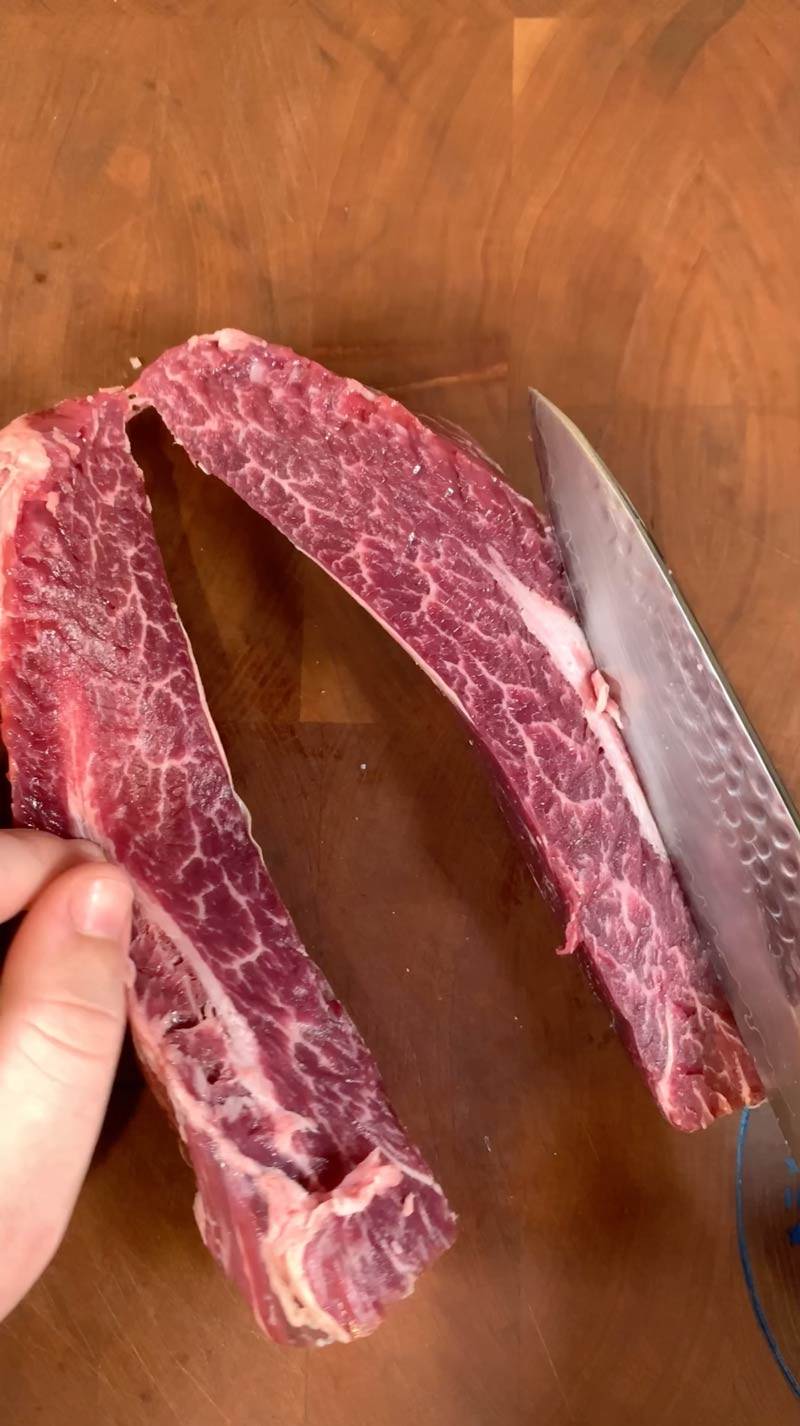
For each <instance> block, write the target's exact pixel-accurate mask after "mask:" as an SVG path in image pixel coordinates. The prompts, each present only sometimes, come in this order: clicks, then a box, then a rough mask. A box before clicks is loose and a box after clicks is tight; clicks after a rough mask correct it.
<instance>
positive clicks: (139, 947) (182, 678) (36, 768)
mask: <svg viewBox="0 0 800 1426" xmlns="http://www.w3.org/2000/svg"><path fill="white" fill-rule="evenodd" d="M129 413H130V406H129V401H128V398H127V396H126V395H125V394H123V393H119V392H117V393H114V392H110V393H100V394H99V395H97V396H94V397H88V398H87V399H86V400H84V401H78V402H65V403H63V404H62V405H61V406H59V407H57V408H56V409H55V410H53V411H49V412H45V413H42V414H40V415H36V416H29V417H26V418H22V419H20V420H18V421H16V422H14V423H13V424H12V425H11V426H9V427H7V428H6V430H5V431H3V432H2V433H0V706H1V707H2V732H3V739H4V741H5V744H6V747H7V750H8V756H9V765H10V773H11V779H12V785H13V808H14V815H15V818H16V820H17V822H18V823H20V824H21V825H24V826H30V827H39V828H42V829H44V830H46V831H49V832H54V833H57V834H58V835H61V836H78V837H88V838H90V839H91V840H92V841H94V842H96V843H98V844H99V845H100V846H101V847H102V848H103V849H104V851H105V852H106V854H107V855H108V856H109V857H110V858H113V859H115V860H117V861H119V862H120V863H121V864H122V865H123V866H124V867H125V868H126V870H127V871H128V872H129V874H130V876H131V877H132V879H133V882H134V886H135V890H136V913H135V921H134V936H133V944H132V949H131V956H132V960H133V967H134V983H133V986H132V989H131V991H130V997H129V1008H130V1019H131V1024H132V1027H133V1033H134V1038H135V1041H136V1046H137V1049H138V1051H139V1054H140V1057H141V1059H142V1061H143V1063H144V1065H145V1067H146V1069H147V1072H148V1075H149V1077H150V1078H151V1080H152V1082H153V1083H154V1086H155V1087H156V1089H157V1092H158V1093H159V1097H160V1098H161V1099H162V1101H164V1102H165V1103H166V1105H167V1107H168V1108H169V1111H170V1113H171V1115H172V1117H173V1119H174V1121H175V1123H176V1125H177V1128H178V1130H179V1133H180V1135H181V1138H182V1140H183V1142H184V1144H185V1145H186V1148H187V1150H188V1155H189V1158H190V1159H191V1163H192V1166H193V1168H194V1171H195V1174H196V1177H197V1187H198V1194H197V1199H196V1207H195V1211H196V1217H197V1221H198V1224H199V1227H200V1232H201V1234H202V1236H203V1238H204V1240H205V1242H206V1244H207V1246H208V1247H209V1249H210V1250H211V1252H212V1253H213V1255H214V1257H215V1258H216V1259H217V1260H218V1262H219V1263H220V1264H221V1265H222V1267H223V1268H224V1270H225V1271H226V1272H227V1273H228V1274H229V1276H230V1277H231V1278H232V1279H233V1280H234V1281H235V1282H236V1283H237V1284H238V1286H239V1288H240V1289H241V1291H242V1292H243V1294H244V1296H245V1297H246V1298H247V1300H248V1301H249V1303H250V1305H251V1307H252V1309H253V1312H254V1313H255V1316H256V1318H257V1320H258V1322H259V1323H260V1325H261V1326H262V1327H263V1329H264V1330H265V1331H266V1332H267V1333H268V1334H269V1336H271V1337H273V1338H274V1339H275V1340H277V1341H280V1342H292V1343H297V1344H300V1345H303V1344H309V1343H316V1344H324V1343H327V1342H333V1341H339V1342H344V1341H349V1340H350V1339H351V1338H353V1337H355V1336H359V1335H363V1334H364V1333H367V1332H370V1331H371V1330H372V1329H373V1328H374V1327H376V1326H377V1325H378V1323H379V1322H380V1320H381V1318H382V1316H383V1314H384V1311H385V1309H386V1307H387V1306H388V1305H389V1304H390V1303H391V1302H392V1301H394V1300H395V1299H397V1298H401V1297H404V1296H406V1295H407V1294H408V1293H409V1292H410V1291H411V1290H412V1288H413V1286H414V1283H415V1281H416V1279H417V1277H418V1275H419V1273H420V1272H421V1271H422V1270H423V1268H424V1267H425V1266H426V1265H427V1264H428V1263H430V1262H431V1261H432V1260H433V1259H434V1258H436V1257H437V1256H438V1255H439V1254H440V1253H441V1252H442V1251H443V1250H444V1249H445V1248H446V1247H448V1245H449V1244H450V1243H451V1241H452V1239H453V1235H454V1218H453V1214H452V1213H451V1211H450V1209H449V1207H448V1205H447V1202H446V1200H445V1198H444V1195H443V1193H442V1191H441V1189H440V1188H439V1186H438V1185H437V1183H436V1182H435V1180H434V1178H433V1176H432V1174H431V1172H430V1170H429V1168H428V1167H427V1165H426V1164H425V1162H424V1160H423V1159H422V1157H421V1155H420V1154H419V1152H418V1151H417V1149H416V1148H414V1146H413V1145H412V1144H411V1143H410V1141H409V1139H408V1137H407V1135H406V1133H405V1131H404V1129H403V1128H402V1126H401V1125H400V1123H399V1122H398V1120H397V1118H396V1116H395V1114H394V1112H393V1111H392V1109H391V1107H390V1105H389V1103H388V1101H387V1099H386V1095H385V1092H384V1089H383V1086H382V1083H381V1080H380V1076H379V1074H378V1070H377V1067H376V1065H375V1063H374V1061H373V1059H372V1057H371V1055H370V1054H369V1052H368V1050H367V1048H366V1046H365V1045H364V1043H363V1041H362V1039H361V1037H360V1036H359V1034H358V1032H357V1031H356V1029H355V1027H354V1026H353V1024H352V1022H351V1020H350V1018H349V1016H348V1015H347V1014H346V1012H345V1011H344V1010H343V1008H342V1006H341V1005H340V1003H339V1002H338V1000H337V999H336V998H335V997H334V994H333V992H332V991H331V989H330V986H329V985H328V983H327V982H326V980H325V979H324V977H323V976H322V974H321V972H320V971H319V970H318V969H317V967H316V966H315V965H314V963H313V961H311V960H310V959H309V957H308V955H307V954H306V952H305V950H304V949H303V947H302V945H301V944H300V941H299V939H298V935H297V932H296V930H295V928H294V926H293V925H292V922H291V919H290V917H289V914H288V912H287V911H286V908H285V907H284V906H283V904H282V903H281V901H280V898H279V897H278V894H277V892H276V890H275V888H274V886H273V884H272V882H271V880H270V878H269V876H268V874H267V872H266V869H265V867H264V863H263V861H262V858H261V855H260V853H259V851H258V848H257V847H256V845H255V843H254V841H253V839H252V836H251V834H250V821H249V817H248V815H247V813H246V811H245V810H244V808H243V807H242V804H241V803H240V801H239V799H238V798H237V796H236V794H235V792H234V790H233V787H232V785H231V779H230V774H229V771H228V767H227V764H226V761H225V756H224V754H223V751H222V748H221V746H220V742H219V738H218V736H217V734H216V731H215V729H214V726H213V724H212V722H211V719H210V716H209V712H208V708H207V706H206V703H205V699H204V697H203V691H202V688H201V686H200V682H199V678H198V674H197V670H196V667H195V663H194V659H193V657H192V654H191V650H190V648H189V644H188V641H187V639H186V636H185V634H184V631H183V629H182V627H181V624H180V622H179V619H178V616H177V613H176V610H175V606H174V603H173V600H172V596H171V593H170V590H169V587H168V584H167V580H166V576H165V573H164V568H163V564H162V561H161V556H160V553H159V550H158V547H157V545H156V541H155V537H154V534H153V529H152V525H151V521H150V515H149V507H148V504H147V500H146V497H145V493H144V487H143V482H142V479H141V473H140V472H139V470H138V468H137V467H136V465H135V463H134V461H133V459H132V457H131V455H130V451H129V448H128V443H127V439H126V432H125V422H126V419H127V417H128V415H129Z"/></svg>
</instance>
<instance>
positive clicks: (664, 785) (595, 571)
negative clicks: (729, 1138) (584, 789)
mask: <svg viewBox="0 0 800 1426" xmlns="http://www.w3.org/2000/svg"><path fill="white" fill-rule="evenodd" d="M531 413H532V428H533V436H534V443H535V446H536V450H537V455H538V459H539V465H540V468H541V475H542V481H543V485H544V493H545V499H546V503H547V506H548V509H549V514H550V518H551V520H552V523H553V527H554V530H555V533H556V536H557V538H558V541H559V544H560V546H561V549H562V552H563V556H564V563H565V566H566V570H567V575H568V577H569V581H570V584H571V586H572V589H573V592H574V595H575V599H576V602H577V605H578V609H579V612H580V618H581V622H582V624H583V628H584V630H585V632H586V637H587V639H588V641H589V646H590V648H591V650H592V654H593V657H594V659H595V662H596V664H597V666H598V667H599V668H600V669H601V670H602V672H603V673H604V674H606V676H607V677H609V678H611V679H613V680H614V681H615V682H616V684H617V686H618V688H619V690H620V702H621V709H622V717H623V730H624V734H625V739H626V742H627V744H628V747H629V749H630V752H631V755H632V757H633V760H634V762H635V764H636V767H637V769H638V772H639V776H640V778H641V781H642V784H643V786H644V789H645V792H646V793H647V796H648V798H649V801H650V805H651V807H652V810H653V813H654V816H655V819H656V822H657V823H658V826H659V829H660V831H661V834H662V836H663V839H664V843H665V845H666V848H667V851H668V852H669V855H670V857H671V858H672V861H673V863H674V865H675V868H676V870H677V872H678V876H679V878H680V880H681V883H682V885H683V888H684V891H685V893H686V896H687V899H688V901H689V904H690V906H691V909H692V912H693V915H694V917H695V920H696V922H697V924H698V927H699V929H700V932H701V938H702V939H703V942H704V946H705V948H706V953H708V954H711V955H712V956H713V957H714V960H715V963H716V966H717V969H718V973H719V975H720V978H721V980H722V982H723V984H724V986H725V989H726V992H727V994H728V996H729V998H730V1003H731V1006H732V1008H733V1012H734V1015H735V1016H736V1021H737V1023H738V1025H739V1029H740V1031H741V1034H742V1037H743V1038H744V1040H745V1042H746V1044H747V1045H748V1047H749V1049H750V1051H751V1053H752V1055H753V1057H754V1059H755V1062H756V1065H757V1066H758V1070H759V1073H760V1074H761V1076H762V1079H763V1081H764V1084H765V1087H766V1089H767V1093H768V1094H769V1097H770V1101H771V1103H772V1105H773V1108H774V1109H775V1112H776V1114H777V1116H778V1119H779V1121H780V1124H781V1127H782V1129H783V1132H784V1135H785V1137H786V1140H787V1142H788V1144H789V1145H790V1147H791V1149H792V1152H793V1154H794V1156H795V1158H797V1159H798V1161H800V1004H799V1002H800V819H798V814H797V811H796V809H795V808H794V807H793V805H792V803H791V801H790V799H789V797H788V795H787V793H786V791H785V789H784V788H783V787H782V785H781V783H780V780H779V779H778V777H777V775H776V773H775V771H774V769H773V768H772V766H771V764H770V762H769V759H768V758H767V756H766V753H765V752H764V749H763V748H762V746H761V744H760V742H759V740H758V738H757V736H756V734H755V732H754V731H753V729H752V727H751V725H750V723H749V722H748V720H747V717H746V715H745V713H744V711H743V710H742V708H741V706H740V704H739V702H738V700H737V698H736V696H735V694H734V693H733V690H732V689H731V687H730V685H729V684H728V682H727V680H726V678H725V675H724V674H723V672H722V670H721V669H720V667H719V664H718V663H717V661H716V659H715V657H714V655H713V653H712V652H711V649H710V648H709V645H708V643H707V641H706V639H705V637H704V635H703V633H702V631H701V629H700V627H699V626H698V624H697V622H696V620H695V619H694V617H693V615H692V613H691V611H690V609H689V608H688V606H687V605H686V603H685V601H684V599H683V598H682V596H681V594H680V591H679V590H678V588H677V586H676V584H675V582H674V580H673V579H672V576H671V574H670V572H669V570H668V569H667V568H666V566H665V564H664V562H663V560H662V559H661V556H660V554H659V553H658V550H657V549H656V547H655V545H654V544H653V542H652V540H651V539H650V537H649V535H648V533H647V531H646V529H645V527H644V525H643V524H642V522H641V520H640V519H639V516H638V515H637V513H636V510H635V509H634V507H633V505H632V504H631V502H630V501H629V500H628V498H627V496H626V495H625V494H624V493H623V491H622V490H621V489H620V487H619V486H618V485H617V483H616V481H615V480H614V479H613V477H612V476H611V474H610V472H609V471H608V470H607V469H606V467H605V466H604V465H603V463H602V461H601V460H600V458H599V456H598V455H597V454H596V452H595V451H593V450H592V448H591V446H590V445H589V443H588V441H587V440H586V439H585V438H584V436H583V435H582V434H581V432H580V431H579V430H578V429H577V427H576V426H574V425H573V424H572V422H571V421H569V420H568V419H567V417H566V416H565V415H564V414H563V412H561V411H559V410H558V408H557V407H556V406H554V405H553V404H552V402H550V401H548V400H547V399H546V398H545V397H544V396H541V395H540V394H539V393H538V392H531Z"/></svg>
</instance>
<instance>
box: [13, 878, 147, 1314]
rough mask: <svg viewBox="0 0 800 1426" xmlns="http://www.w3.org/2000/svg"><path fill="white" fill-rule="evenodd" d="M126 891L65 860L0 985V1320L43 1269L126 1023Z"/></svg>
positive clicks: (93, 1132) (70, 1202)
mask: <svg viewBox="0 0 800 1426" xmlns="http://www.w3.org/2000/svg"><path fill="white" fill-rule="evenodd" d="M130 919H131V887H130V883H129V881H128V879H127V877H126V876H125V874H124V872H122V871H121V870H120V869H119V868H118V867H113V866H109V865H105V864H103V865H98V864H97V863H94V864H91V863H90V864H88V865H84V866H79V867H73V868H72V869H71V870H69V871H66V872H64V873H63V874H62V875H61V876H59V877H57V878H56V880H55V881H52V882H51V883H50V884H49V885H48V886H46V887H45V889H44V891H43V892H42V893H41V894H40V896H39V897H37V899H36V900H35V901H34V903H33V905H32V907H31V909H30V911H29V912H28V914H27V916H26V917H25V919H24V921H23V922H22V925H21V926H20V929H19V931H18V932H17V934H16V936H15V937H14V940H13V942H12V944H11V949H10V951H9V954H8V960H7V962H6V969H5V972H4V974H3V979H2V983H1V984H0V1263H2V1274H0V1317H2V1316H3V1315H4V1314H5V1312H8V1311H9V1310H10V1309H11V1307H13V1306H14V1304H15V1303H16V1302H17V1301H18V1300H19V1298H20V1297H21V1296H22V1295H23V1294H24V1293H25V1292H26V1291H27V1289H28V1288H29V1287H30V1286H31V1284H32V1283H33V1282H34V1281H35V1279H36V1278H37V1277H38V1275H39V1274H40V1273H41V1272H42V1270H43V1269H44V1268H45V1267H46V1265H47V1263H48V1262H49V1260H50V1258H51V1257H52V1255H53V1253H54V1252H55V1250H56V1248H57V1247H58V1244H59V1242H60V1241H61V1237H62V1234H63V1232H64V1229H65V1227H66V1225H67V1222H68V1220H69V1216H70V1214H71V1212H72V1208H73V1206H74V1203H75V1199H76V1197H77V1194H78V1190H79V1188H80V1186H81V1183H82V1181H83V1177H84V1175H85V1173H86V1169H87V1167H88V1164H89V1159H90V1157H91V1154H92V1150H93V1148H94V1145H95V1143H96V1141H97V1135H98V1133H99V1130H100V1125H101V1123H102V1119H103V1114H104V1112H105V1107H106V1103H107V1101H108V1094H109V1090H110V1088H111V1081H112V1079H113V1075H114V1069H115V1066H116V1062H117V1058H118V1055H119V1048H120V1044H121V1041H122V1033H123V1028H124V1018H125V1012H124V998H125V996H124V981H125V972H126V965H127V955H126V952H127V948H128V940H129V937H130Z"/></svg>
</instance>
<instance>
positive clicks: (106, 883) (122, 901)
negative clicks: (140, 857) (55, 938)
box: [70, 876, 133, 941]
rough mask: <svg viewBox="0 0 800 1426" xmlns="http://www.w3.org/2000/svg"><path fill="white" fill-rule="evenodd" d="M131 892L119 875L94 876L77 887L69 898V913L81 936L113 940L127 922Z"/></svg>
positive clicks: (131, 898) (128, 885)
mask: <svg viewBox="0 0 800 1426" xmlns="http://www.w3.org/2000/svg"><path fill="white" fill-rule="evenodd" d="M132 900H133V894H132V891H131V886H130V883H129V882H127V881H124V880H123V878H122V877H121V876H97V877H94V878H93V880H91V881H85V882H83V884H82V885H81V886H79V887H76V889H75V891H73V893H72V896H71V898H70V915H71V916H72V924H73V926H74V927H75V930H76V931H78V932H79V933H80V935H81V936H94V937H96V938H97V939H99V940H105V941H114V940H116V939H117V938H118V937H119V936H120V935H121V934H122V932H123V930H124V929H125V927H126V926H127V924H128V917H129V916H130V913H131V902H132Z"/></svg>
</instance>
